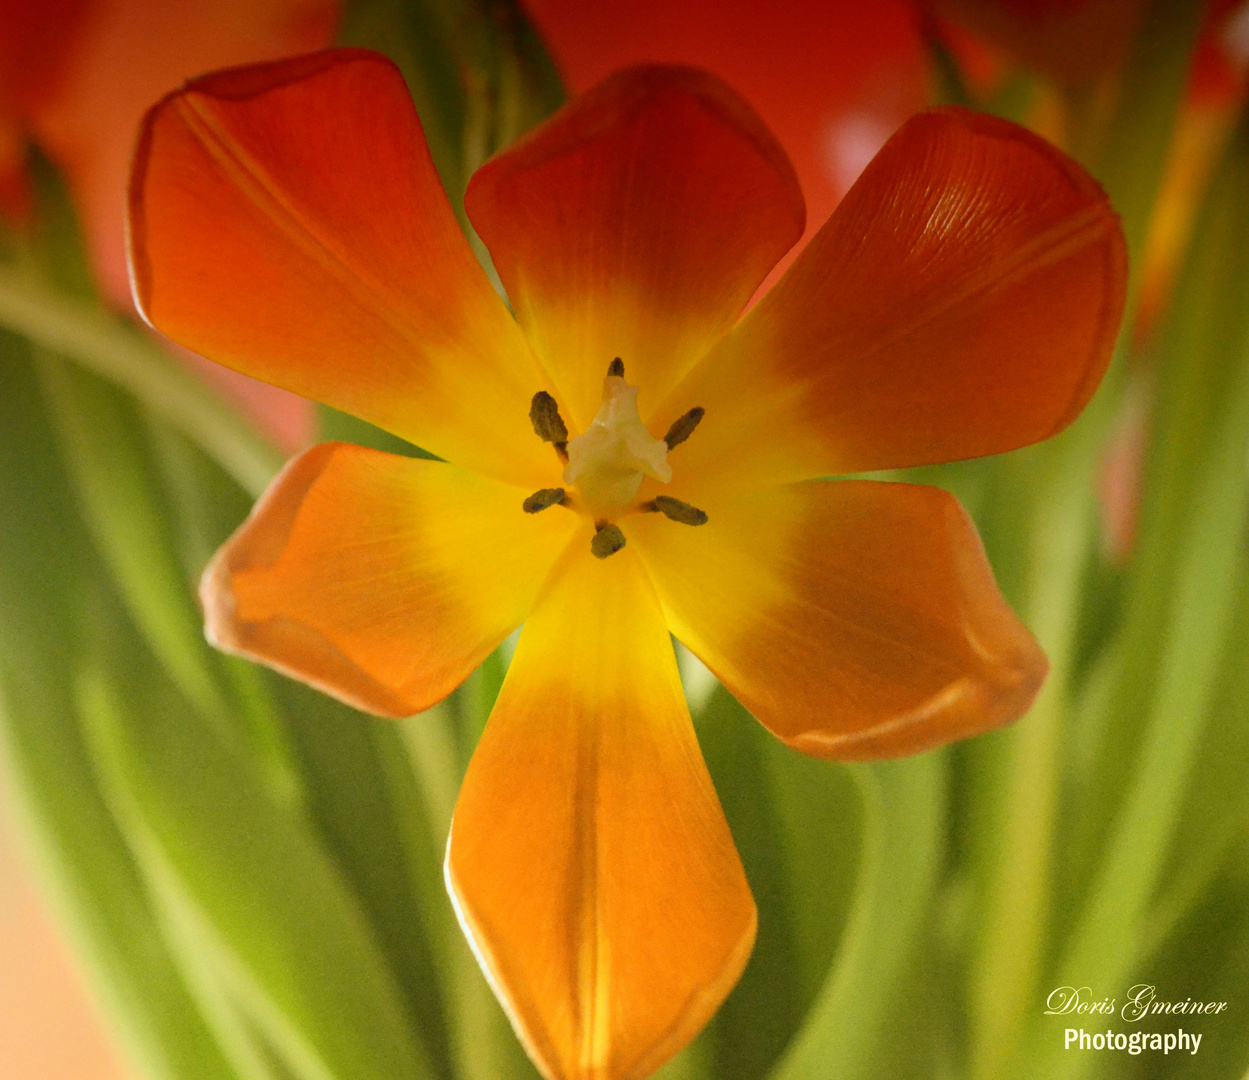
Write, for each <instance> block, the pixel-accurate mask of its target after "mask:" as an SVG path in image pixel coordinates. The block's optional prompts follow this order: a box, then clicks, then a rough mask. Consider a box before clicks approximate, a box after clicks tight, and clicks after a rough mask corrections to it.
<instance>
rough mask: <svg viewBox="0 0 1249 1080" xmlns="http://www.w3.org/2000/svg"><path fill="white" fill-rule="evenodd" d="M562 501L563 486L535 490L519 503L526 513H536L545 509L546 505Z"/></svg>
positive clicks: (553, 504)
mask: <svg viewBox="0 0 1249 1080" xmlns="http://www.w3.org/2000/svg"><path fill="white" fill-rule="evenodd" d="M563 501H564V489H563V488H543V489H542V490H541V491H535V492H534V493H533V494H532V495H530V496H529V498H527V499H526V500H525V501H524V502H523V503H521V504H520V505H521V509H522V510H524V511H525V513H526V514H536V513H537V512H538V511H539V510H545V509H546V508H547V507H548V506H555V505H557V504H558V503H562V502H563Z"/></svg>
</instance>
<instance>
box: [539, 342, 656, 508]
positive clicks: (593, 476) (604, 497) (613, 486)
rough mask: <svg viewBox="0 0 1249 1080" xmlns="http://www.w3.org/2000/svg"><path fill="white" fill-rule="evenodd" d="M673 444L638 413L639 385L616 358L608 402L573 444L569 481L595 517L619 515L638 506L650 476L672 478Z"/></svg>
mask: <svg viewBox="0 0 1249 1080" xmlns="http://www.w3.org/2000/svg"><path fill="white" fill-rule="evenodd" d="M668 449H669V446H668V443H667V442H665V441H664V440H663V439H656V438H655V437H654V436H653V435H651V433H650V432H649V431H647V430H646V425H645V424H643V423H642V420H641V418H640V417H639V416H638V388H637V387H636V386H630V385H629V384H628V383H627V382H625V380H624V365H623V364H620V363H619V361H614V362H613V363H612V366H611V367H610V368H608V372H607V376H606V377H605V378H604V379H603V403H602V405H601V406H599V410H598V414H597V415H596V416H595V417H594V419H593V420H592V421H591V423H590V426H589V427H588V428H586V429H585V431H583V432H582V433H581V434H580V435H578V436H577V437H576V438H574V439H570V440H569V441H568V444H567V453H568V463H567V465H565V466H564V483H565V484H566V485H568V486H569V487H575V488H576V490H577V494H578V496H579V498H580V501H581V503H582V504H583V505H584V506H585V509H586V510H587V511H588V512H589V513H590V514H591V515H592V516H593V517H595V518H599V519H608V520H610V519H611V518H614V517H616V516H617V515H619V514H621V513H622V512H624V511H625V510H627V509H628V508H629V507H630V505H631V504H632V502H633V500H634V498H636V496H637V493H638V488H640V487H641V486H642V478H643V477H645V476H649V477H651V478H653V479H655V480H658V481H659V482H660V483H664V484H666V483H668V482H669V481H670V480H671V479H672V469H671V467H670V466H669V465H668Z"/></svg>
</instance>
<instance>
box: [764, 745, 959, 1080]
mask: <svg viewBox="0 0 1249 1080" xmlns="http://www.w3.org/2000/svg"><path fill="white" fill-rule="evenodd" d="M947 756H948V755H947V754H946V753H945V752H942V751H938V752H933V753H927V754H922V755H920V756H919V757H914V758H908V759H905V760H902V761H886V762H878V763H875V764H872V765H854V766H847V767H846V768H847V770H848V771H849V773H850V774H851V776H852V777H853V778H854V779H855V781H856V782H857V784H858V786H859V790H860V795H861V798H862V803H863V849H862V857H861V860H860V863H859V867H858V874H857V877H856V882H855V892H854V899H853V901H852V905H851V909H850V917H849V921H848V924H847V926H846V929H845V932H844V934H843V935H842V938H841V943H840V945H839V947H838V950H837V955H836V958H835V960H834V962H833V967H832V970H831V971H830V972H829V974H828V977H827V979H826V980H825V983H824V986H823V988H822V989H821V991H820V994H819V996H818V997H817V998H816V1000H815V1003H814V1005H813V1006H812V1008H811V1010H810V1012H809V1013H808V1015H807V1018H806V1021H805V1023H804V1025H803V1027H802V1029H801V1030H800V1031H799V1033H798V1036H797V1038H796V1039H795V1040H794V1041H793V1043H792V1044H791V1045H790V1047H789V1049H788V1050H787V1051H786V1053H785V1055H784V1057H783V1058H782V1059H781V1061H780V1062H779V1064H778V1065H777V1066H776V1067H775V1068H774V1069H773V1070H772V1071H771V1073H769V1077H770V1078H771V1080H826V1078H827V1077H830V1076H835V1077H837V1078H838V1080H857V1078H859V1077H864V1078H866V1077H872V1076H876V1075H878V1074H877V1072H876V1068H875V1065H876V1062H877V1060H878V1059H879V1057H880V1056H881V1046H882V1044H883V1043H884V1042H886V1041H887V1040H888V1038H889V1029H890V1022H891V1016H892V1014H893V1012H894V1010H896V1009H897V1008H898V1006H899V1004H900V1002H901V1001H902V1000H903V998H904V997H905V994H906V986H905V977H906V976H907V974H909V973H910V971H911V965H912V962H913V961H914V959H915V954H916V950H917V949H918V947H919V945H920V941H921V939H922V933H923V929H924V926H925V921H926V918H927V914H928V910H929V906H930V904H931V903H932V899H933V890H934V888H935V886H936V882H937V875H938V873H939V871H940V869H941V865H942V860H943V855H944V847H945V834H944V821H945V814H946V810H947V787H948V776H947V773H948V761H947Z"/></svg>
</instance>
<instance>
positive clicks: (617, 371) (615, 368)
mask: <svg viewBox="0 0 1249 1080" xmlns="http://www.w3.org/2000/svg"><path fill="white" fill-rule="evenodd" d="M607 374H608V375H615V376H616V378H617V379H623V378H624V361H623V360H621V359H620V357H619V356H617V357H616V359H615V360H613V361H612V362H611V363H610V364H608V365H607Z"/></svg>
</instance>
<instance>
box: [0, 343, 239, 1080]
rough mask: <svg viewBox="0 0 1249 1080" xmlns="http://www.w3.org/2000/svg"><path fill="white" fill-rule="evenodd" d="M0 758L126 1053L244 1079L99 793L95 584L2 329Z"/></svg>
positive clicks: (85, 544)
mask: <svg viewBox="0 0 1249 1080" xmlns="http://www.w3.org/2000/svg"><path fill="white" fill-rule="evenodd" d="M0 431H3V432H4V438H3V439H0V521H3V522H4V527H3V528H0V751H2V753H0V763H2V764H3V766H4V768H5V771H6V773H7V774H8V778H9V780H10V782H11V785H10V786H11V787H12V788H13V789H14V791H15V793H16V795H17V797H18V802H19V804H20V810H21V814H20V818H19V820H20V822H21V824H22V825H23V832H24V834H25V838H26V839H27V841H28V842H29V844H30V846H31V847H32V848H33V851H34V854H35V855H36V857H37V862H38V866H39V869H40V870H41V872H42V873H41V877H42V879H43V884H44V885H45V887H46V888H47V889H48V891H49V893H50V894H51V897H52V899H53V901H54V907H55V910H56V914H57V916H58V918H59V920H60V922H61V924H62V926H64V927H65V928H66V929H67V930H68V932H69V934H70V937H71V940H72V941H73V944H74V946H75V948H76V951H77V953H78V955H79V956H80V957H81V958H82V960H83V961H84V962H85V964H86V969H87V973H88V977H89V981H90V983H91V985H92V988H93V989H94V990H95V992H96V994H97V996H98V997H99V999H100V1001H101V1002H102V1003H103V1005H104V1008H105V1012H106V1015H107V1017H108V1019H109V1021H110V1023H111V1025H112V1027H113V1029H114V1031H115V1032H116V1033H117V1034H118V1035H119V1036H120V1038H121V1042H122V1045H123V1047H124V1049H125V1050H126V1052H127V1056H128V1057H129V1059H130V1061H131V1062H132V1063H133V1064H134V1065H135V1066H136V1067H137V1068H138V1070H139V1071H140V1074H141V1075H146V1076H149V1077H151V1078H152V1080H234V1076H235V1074H234V1073H233V1071H232V1070H231V1068H230V1067H229V1065H228V1064H227V1062H226V1060H225V1058H224V1057H223V1056H222V1055H221V1053H220V1051H219V1049H218V1048H217V1045H216V1043H215V1042H214V1040H213V1038H212V1036H211V1034H210V1032H209V1030H208V1028H207V1027H206V1026H205V1024H204V1022H203V1020H202V1018H201V1016H200V1014H199V1012H198V1010H197V1008H196V1006H195V1004H194V1002H193V1001H192V999H191V997H190V996H189V994H188V992H187V988H186V986H185V984H184V982H183V979H182V976H181V973H180V971H179V969H178V967H177V965H176V964H175V963H174V961H173V959H172V958H171V956H170V955H169V952H168V950H167V948H166V944H165V942H164V939H163V938H162V936H161V934H160V933H159V931H158V928H157V924H156V919H155V917H154V914H153V911H152V908H151V904H150V902H149V898H148V895H147V891H146V888H145V885H144V882H143V881H142V879H141V877H140V875H139V873H138V871H137V868H136V867H135V865H134V861H133V859H132V858H131V855H130V853H129V851H128V850H127V848H126V845H125V843H124V841H123V839H122V837H121V836H120V834H119V833H118V831H117V828H116V826H115V825H114V823H113V819H112V817H111V814H110V813H109V810H108V808H107V806H106V805H105V803H104V801H103V799H102V797H101V794H100V792H99V789H98V786H97V782H96V778H95V775H94V772H93V769H92V765H91V759H90V755H89V754H88V752H87V750H86V747H85V746H84V745H83V742H82V738H81V735H80V731H79V728H78V724H77V716H76V710H75V707H74V702H73V699H72V688H73V679H74V669H75V666H76V659H77V656H78V654H79V648H80V641H79V634H78V633H77V628H78V624H79V622H80V619H79V612H80V610H81V608H82V605H83V604H84V603H86V602H87V601H88V599H89V598H90V597H91V596H92V595H94V594H95V592H96V591H97V590H98V587H99V581H100V579H101V576H102V573H103V571H102V569H101V568H99V567H98V565H97V564H96V563H95V561H94V558H93V556H92V554H91V549H90V545H89V541H88V540H87V539H86V535H85V529H84V526H83V524H82V521H81V519H80V518H79V517H78V515H77V511H76V508H75V505H74V499H73V496H72V494H71V492H70V489H69V485H68V480H67V477H66V476H65V473H64V470H63V468H62V467H61V464H60V462H59V461H58V459H57V456H56V452H55V441H54V438H53V434H52V431H51V429H50V426H49V424H48V422H47V420H46V418H45V416H44V411H43V403H42V400H41V396H40V392H39V387H38V384H37V382H36V380H35V377H34V373H33V369H32V365H31V359H30V355H29V349H28V346H27V345H26V343H25V342H22V341H20V340H18V339H16V338H14V337H13V336H11V335H9V334H6V333H4V332H3V331H0Z"/></svg>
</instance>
